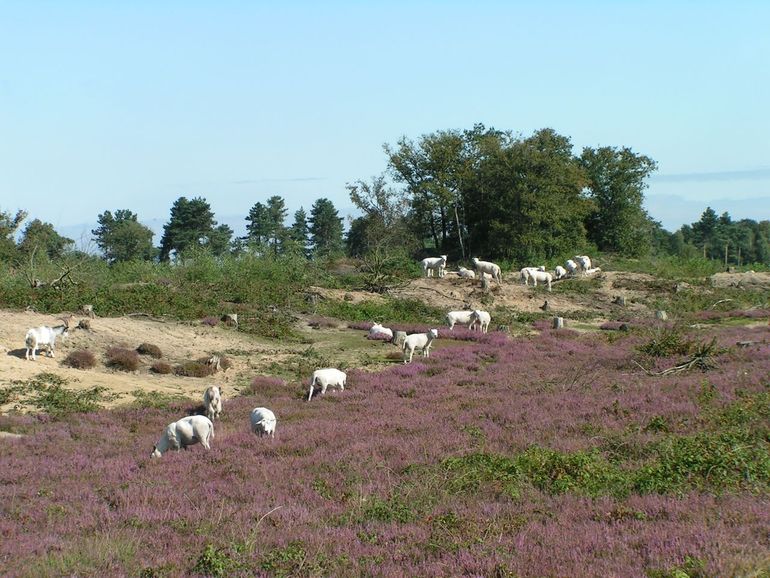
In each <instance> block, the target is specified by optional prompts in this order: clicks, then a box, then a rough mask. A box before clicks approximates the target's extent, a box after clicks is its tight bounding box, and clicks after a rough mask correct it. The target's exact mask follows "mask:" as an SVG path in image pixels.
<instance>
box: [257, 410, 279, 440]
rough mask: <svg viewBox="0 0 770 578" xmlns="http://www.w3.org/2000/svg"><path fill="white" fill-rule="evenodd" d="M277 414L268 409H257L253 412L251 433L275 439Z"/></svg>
mask: <svg viewBox="0 0 770 578" xmlns="http://www.w3.org/2000/svg"><path fill="white" fill-rule="evenodd" d="M275 423H276V420H275V414H274V413H273V412H272V411H270V410H269V409H267V408H266V407H255V408H254V409H252V410H251V431H253V432H254V433H255V434H256V435H258V436H259V437H262V436H265V435H267V436H270V437H271V438H274V437H275Z"/></svg>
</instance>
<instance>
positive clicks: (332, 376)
mask: <svg viewBox="0 0 770 578" xmlns="http://www.w3.org/2000/svg"><path fill="white" fill-rule="evenodd" d="M347 378H348V376H347V375H345V372H344V371H340V370H339V369H335V368H333V367H326V368H324V369H316V370H315V371H314V372H313V377H311V378H310V392H309V393H308V395H307V400H308V401H310V400H311V398H312V397H313V388H315V386H316V385H320V386H321V395H323V394H325V393H326V388H327V387H329V386H331V387H336V388H338V389H339V390H340V391H345V382H346V381H347Z"/></svg>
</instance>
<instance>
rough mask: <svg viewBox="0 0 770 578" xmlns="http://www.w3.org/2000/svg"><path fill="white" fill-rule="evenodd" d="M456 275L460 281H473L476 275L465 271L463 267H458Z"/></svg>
mask: <svg viewBox="0 0 770 578" xmlns="http://www.w3.org/2000/svg"><path fill="white" fill-rule="evenodd" d="M457 274H458V275H459V276H460V277H461V278H462V279H475V278H476V273H475V272H474V271H471V270H470V269H466V268H465V267H460V268H459V269H458V270H457Z"/></svg>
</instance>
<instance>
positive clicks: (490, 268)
mask: <svg viewBox="0 0 770 578" xmlns="http://www.w3.org/2000/svg"><path fill="white" fill-rule="evenodd" d="M471 260H472V261H473V267H474V268H475V269H476V273H478V274H481V273H489V274H490V275H492V278H493V279H494V280H495V281H497V283H498V285H502V283H503V276H502V273H501V271H500V266H499V265H498V264H496V263H492V262H490V261H479V260H478V258H476V257H474V258H473V259H471Z"/></svg>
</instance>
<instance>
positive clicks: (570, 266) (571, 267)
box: [564, 259, 578, 277]
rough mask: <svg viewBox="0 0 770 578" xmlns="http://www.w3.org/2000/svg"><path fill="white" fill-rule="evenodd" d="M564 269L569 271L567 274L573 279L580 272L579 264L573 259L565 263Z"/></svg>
mask: <svg viewBox="0 0 770 578" xmlns="http://www.w3.org/2000/svg"><path fill="white" fill-rule="evenodd" d="M564 267H565V268H566V269H567V272H568V273H569V274H570V276H571V277H574V276H575V273H577V272H578V264H577V263H575V262H574V261H573V260H572V259H567V261H566V263H564Z"/></svg>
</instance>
